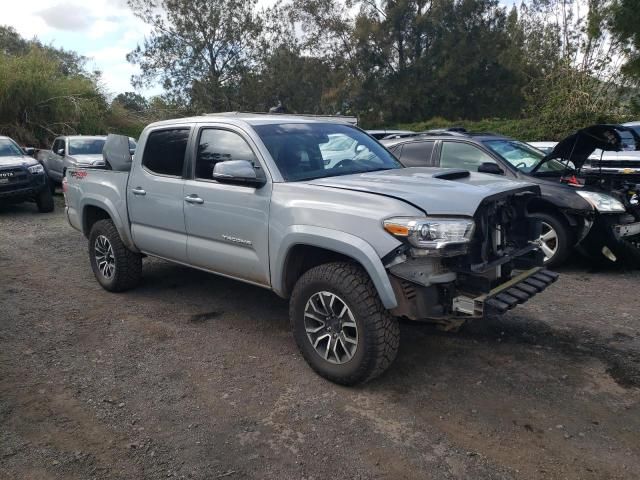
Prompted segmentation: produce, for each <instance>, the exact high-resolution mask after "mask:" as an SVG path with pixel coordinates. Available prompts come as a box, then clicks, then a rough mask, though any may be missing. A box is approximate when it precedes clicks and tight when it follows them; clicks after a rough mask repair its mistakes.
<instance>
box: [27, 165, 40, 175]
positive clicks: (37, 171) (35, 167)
mask: <svg viewBox="0 0 640 480" xmlns="http://www.w3.org/2000/svg"><path fill="white" fill-rule="evenodd" d="M28 170H29V172H30V173H33V174H34V175H38V174H40V173H44V167H43V166H42V165H40V164H39V163H38V164H37V165H31V166H30V167H29V168H28Z"/></svg>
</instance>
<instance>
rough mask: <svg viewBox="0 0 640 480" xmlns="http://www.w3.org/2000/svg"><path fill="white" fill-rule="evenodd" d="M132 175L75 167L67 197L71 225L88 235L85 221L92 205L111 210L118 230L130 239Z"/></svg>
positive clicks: (67, 181)
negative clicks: (128, 193)
mask: <svg viewBox="0 0 640 480" xmlns="http://www.w3.org/2000/svg"><path fill="white" fill-rule="evenodd" d="M128 181H129V172H118V171H113V170H98V169H89V168H74V169H69V170H68V171H67V175H66V177H65V183H66V186H65V188H64V191H65V193H64V196H65V203H66V208H65V210H66V213H67V218H68V220H69V223H70V224H71V225H72V226H73V227H74V228H76V229H77V230H80V231H81V232H83V233H84V234H85V235H87V234H88V233H89V232H86V231H85V229H84V228H83V218H84V213H85V209H86V208H88V207H91V206H94V207H100V208H103V209H104V208H105V207H107V208H109V209H110V211H109V212H108V213H109V214H110V215H111V217H112V219H113V221H114V223H115V224H116V228H118V231H120V233H121V235H123V239H125V238H129V236H130V235H129V214H128V211H127V199H126V194H127V183H128Z"/></svg>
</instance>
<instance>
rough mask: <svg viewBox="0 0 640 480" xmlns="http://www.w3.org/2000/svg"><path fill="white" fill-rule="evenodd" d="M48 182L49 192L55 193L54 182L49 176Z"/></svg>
mask: <svg viewBox="0 0 640 480" xmlns="http://www.w3.org/2000/svg"><path fill="white" fill-rule="evenodd" d="M47 181H48V182H49V191H50V192H51V195H55V194H56V182H54V181H53V180H52V179H51V178H49V180H47Z"/></svg>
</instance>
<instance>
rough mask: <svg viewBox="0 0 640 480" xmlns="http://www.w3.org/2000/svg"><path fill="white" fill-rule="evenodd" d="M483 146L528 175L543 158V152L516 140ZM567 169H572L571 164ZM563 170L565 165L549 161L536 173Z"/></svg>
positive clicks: (492, 142)
mask: <svg viewBox="0 0 640 480" xmlns="http://www.w3.org/2000/svg"><path fill="white" fill-rule="evenodd" d="M484 144H485V145H486V146H487V147H489V148H490V149H491V150H493V151H494V152H495V153H497V154H498V155H500V156H501V157H502V158H504V159H505V160H506V161H507V162H509V163H510V164H511V165H512V166H514V167H515V168H517V169H518V170H520V171H521V172H523V173H530V172H531V171H532V170H533V167H535V166H536V165H537V164H538V163H540V160H542V159H543V158H544V153H543V152H541V151H540V150H538V149H537V148H533V147H532V146H530V145H527V144H526V143H523V142H518V141H517V140H487V141H486V142H484ZM569 168H570V169H571V168H572V167H571V163H569ZM565 169H566V167H565V165H564V164H563V163H561V162H559V161H558V160H549V161H548V162H546V163H544V164H543V165H542V166H541V167H540V168H539V169H538V170H536V173H537V172H540V173H551V172H558V173H561V172H563V171H564V170H565Z"/></svg>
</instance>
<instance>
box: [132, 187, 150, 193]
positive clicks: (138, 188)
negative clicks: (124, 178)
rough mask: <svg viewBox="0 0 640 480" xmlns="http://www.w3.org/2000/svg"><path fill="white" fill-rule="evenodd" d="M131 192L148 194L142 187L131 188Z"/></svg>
mask: <svg viewBox="0 0 640 480" xmlns="http://www.w3.org/2000/svg"><path fill="white" fill-rule="evenodd" d="M131 193H133V194H134V195H146V194H147V192H145V191H144V190H143V189H141V188H140V187H136V188H132V189H131Z"/></svg>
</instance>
